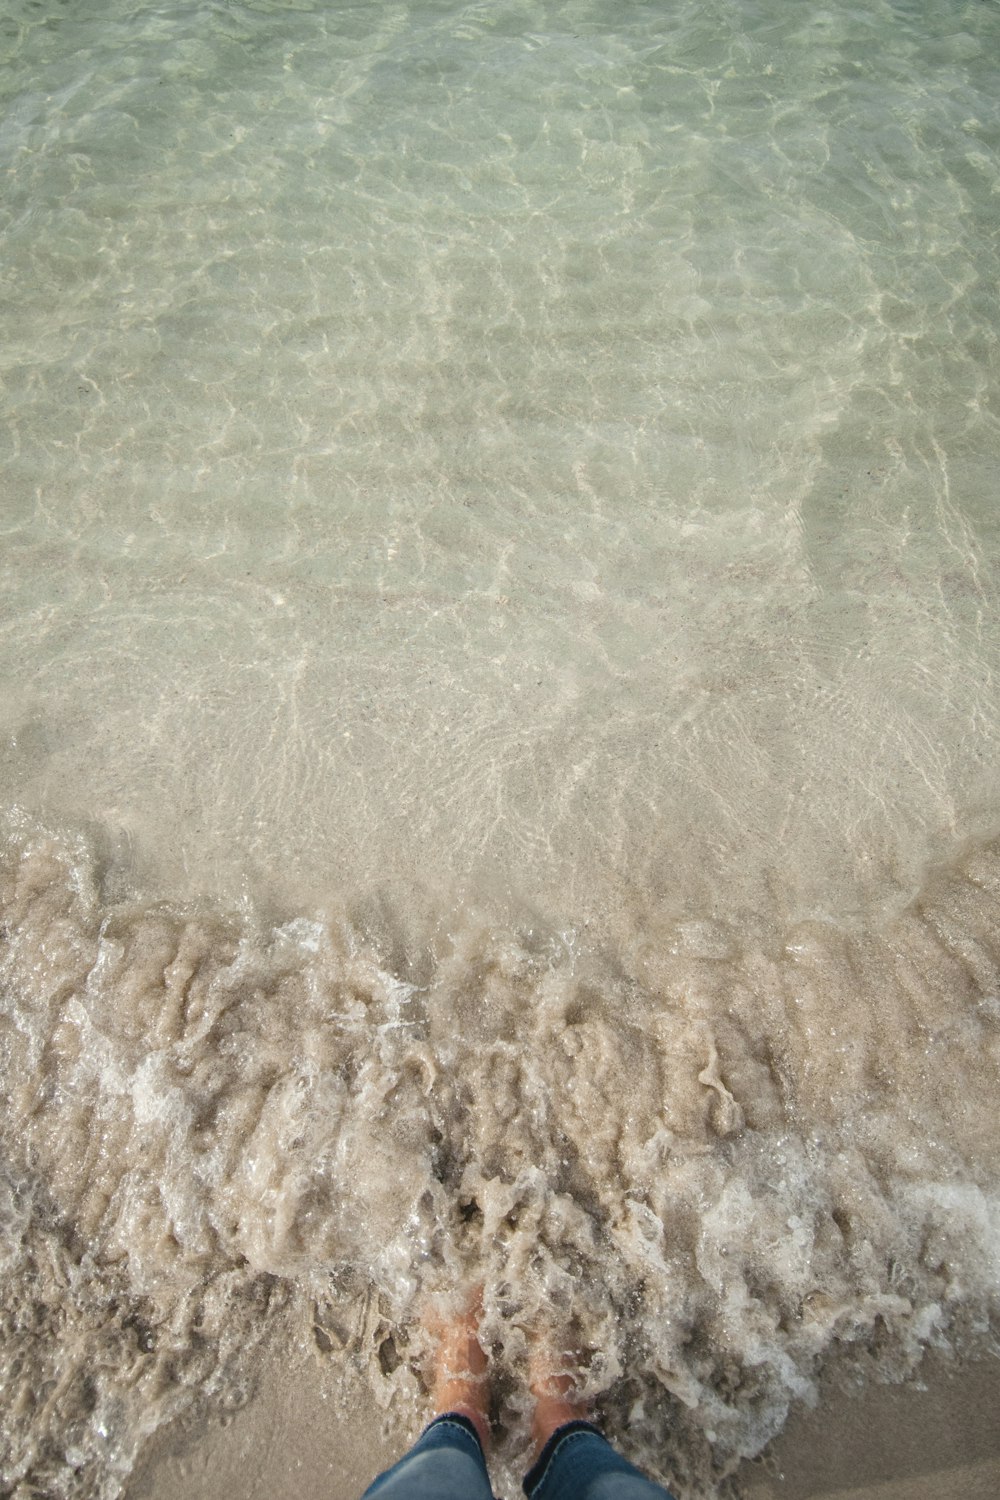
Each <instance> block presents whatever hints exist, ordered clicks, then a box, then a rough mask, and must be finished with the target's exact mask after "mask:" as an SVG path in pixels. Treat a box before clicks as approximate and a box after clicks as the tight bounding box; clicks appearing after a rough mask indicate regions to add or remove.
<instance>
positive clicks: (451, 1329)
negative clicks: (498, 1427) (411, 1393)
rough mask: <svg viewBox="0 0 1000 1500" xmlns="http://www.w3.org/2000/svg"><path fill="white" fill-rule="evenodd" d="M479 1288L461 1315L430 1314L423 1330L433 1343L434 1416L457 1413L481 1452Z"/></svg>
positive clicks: (485, 1438) (483, 1390)
mask: <svg viewBox="0 0 1000 1500" xmlns="http://www.w3.org/2000/svg"><path fill="white" fill-rule="evenodd" d="M482 1311H483V1301H482V1288H479V1289H478V1290H477V1291H476V1293H475V1295H474V1297H473V1298H472V1300H471V1301H470V1303H469V1305H468V1307H467V1308H466V1309H465V1311H464V1312H462V1313H458V1314H457V1315H445V1314H441V1313H438V1312H432V1313H429V1314H428V1315H427V1317H426V1318H425V1322H424V1326H425V1327H426V1329H427V1331H428V1333H429V1334H430V1335H431V1337H432V1338H433V1339H434V1341H435V1347H434V1353H433V1356H432V1363H431V1373H432V1381H431V1397H432V1400H433V1402H434V1410H435V1412H437V1413H441V1412H446V1411H457V1412H460V1413H461V1415H462V1416H463V1417H468V1419H469V1421H470V1422H471V1423H472V1425H473V1427H475V1429H476V1431H477V1432H478V1434H479V1440H480V1442H481V1443H482V1445H483V1451H484V1452H485V1451H486V1449H487V1448H488V1447H489V1441H490V1419H489V1416H488V1413H487V1408H488V1406H489V1399H490V1391H489V1375H488V1373H487V1359H486V1355H485V1353H484V1352H483V1346H482V1344H480V1342H479V1320H480V1318H481V1317H482Z"/></svg>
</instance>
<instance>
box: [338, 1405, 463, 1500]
mask: <svg viewBox="0 0 1000 1500" xmlns="http://www.w3.org/2000/svg"><path fill="white" fill-rule="evenodd" d="M376 1496H377V1497H378V1500H493V1490H492V1488H491V1486H490V1480H489V1475H488V1474H487V1472H486V1460H485V1458H484V1456H483V1449H482V1444H481V1443H480V1441H479V1437H478V1435H477V1433H476V1430H475V1427H474V1426H473V1424H472V1422H471V1421H470V1420H469V1418H468V1417H466V1416H465V1415H464V1414H463V1413H461V1412H444V1413H442V1415H441V1416H439V1417H435V1418H434V1420H433V1422H431V1424H430V1426H429V1427H425V1428H424V1431H423V1432H422V1433H421V1434H420V1437H419V1438H418V1439H417V1441H416V1442H415V1443H414V1445H413V1447H412V1448H411V1449H410V1451H409V1452H408V1453H406V1454H404V1455H403V1457H402V1458H401V1459H400V1460H399V1462H398V1463H395V1464H393V1466H392V1468H391V1469H386V1470H385V1472H384V1473H383V1474H380V1475H379V1476H378V1478H377V1479H375V1480H373V1481H372V1483H371V1484H370V1485H369V1486H368V1488H367V1489H366V1490H365V1493H364V1495H363V1496H362V1500H375V1497H376Z"/></svg>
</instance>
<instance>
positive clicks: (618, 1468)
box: [523, 1350, 673, 1500]
mask: <svg viewBox="0 0 1000 1500" xmlns="http://www.w3.org/2000/svg"><path fill="white" fill-rule="evenodd" d="M561 1363H562V1365H563V1366H565V1363H566V1361H565V1360H564V1361H562V1362H561ZM529 1388H530V1390H531V1393H532V1395H533V1396H534V1398H535V1410H534V1416H533V1419H532V1434H533V1436H534V1439H535V1448H536V1457H535V1462H534V1463H533V1464H532V1466H531V1468H530V1469H529V1470H528V1472H527V1474H526V1475H525V1476H524V1480H523V1488H524V1493H525V1494H526V1495H527V1497H528V1500H673V1497H672V1496H671V1494H670V1492H669V1490H665V1489H664V1488H663V1486H662V1485H659V1484H654V1483H653V1481H652V1480H651V1479H647V1478H646V1476H645V1475H644V1474H642V1473H641V1472H640V1471H639V1470H638V1469H637V1468H636V1467H635V1465H634V1464H630V1463H629V1461H628V1459H627V1458H623V1457H622V1455H621V1454H620V1453H618V1452H616V1450H615V1449H614V1448H613V1447H612V1446H611V1444H610V1443H609V1442H608V1440H607V1438H605V1437H604V1436H603V1434H602V1433H601V1432H600V1431H599V1430H598V1429H597V1428H596V1427H595V1426H594V1424H593V1423H592V1422H589V1421H587V1420H586V1416H587V1407H586V1403H585V1402H583V1401H581V1400H580V1399H579V1397H578V1396H577V1395H576V1393H575V1389H574V1381H573V1376H572V1374H571V1373H570V1371H569V1370H568V1369H566V1368H565V1367H563V1368H560V1367H559V1362H556V1361H555V1360H554V1359H553V1357H552V1355H551V1354H549V1353H548V1352H546V1351H544V1350H536V1352H535V1354H534V1356H533V1358H532V1365H531V1374H530V1379H529Z"/></svg>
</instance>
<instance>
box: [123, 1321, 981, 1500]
mask: <svg viewBox="0 0 1000 1500" xmlns="http://www.w3.org/2000/svg"><path fill="white" fill-rule="evenodd" d="M282 1356H283V1359H284V1357H285V1351H284V1350H283V1351H282ZM827 1384H829V1385H831V1386H832V1385H833V1382H832V1381H831V1382H827ZM338 1406H339V1407H341V1412H340V1413H338V1415H337V1417H336V1418H333V1413H334V1412H335V1411H336V1409H337V1407H338ZM998 1410H1000V1357H996V1356H990V1355H983V1356H978V1357H976V1358H972V1359H968V1360H966V1359H955V1360H949V1359H945V1358H943V1357H942V1356H940V1355H938V1354H935V1353H934V1352H930V1353H928V1355H927V1356H926V1358H925V1360H924V1362H923V1364H922V1365H921V1367H920V1369H919V1371H918V1372H917V1373H916V1374H915V1375H914V1376H913V1377H912V1378H911V1379H910V1380H908V1381H905V1382H903V1383H901V1384H898V1385H880V1384H876V1383H868V1384H866V1385H864V1386H863V1387H861V1388H860V1389H858V1390H857V1391H853V1392H848V1391H845V1390H843V1389H832V1388H831V1389H829V1390H825V1391H824V1392H823V1394H822V1395H821V1399H820V1403H819V1405H818V1406H817V1408H816V1409H815V1410H813V1411H808V1410H805V1409H803V1408H801V1407H799V1408H795V1409H793V1411H792V1413H791V1414H790V1416H789V1419H788V1422H787V1424H786V1426H785V1428H784V1430H783V1431H782V1432H781V1433H780V1434H779V1436H778V1437H777V1438H775V1439H774V1440H773V1441H772V1442H771V1443H770V1444H769V1445H768V1446H767V1448H766V1449H765V1450H764V1451H763V1453H762V1454H761V1455H760V1456H759V1457H758V1458H756V1459H752V1460H745V1461H744V1462H743V1463H742V1464H741V1465H740V1466H739V1468H738V1469H737V1471H736V1473H735V1474H734V1475H733V1476H732V1477H731V1478H730V1479H729V1480H727V1481H724V1482H723V1484H722V1485H721V1486H720V1487H719V1495H720V1497H722V1496H725V1497H728V1500H959V1497H961V1500H992V1497H993V1496H995V1495H996V1494H1000V1422H998V1421H997V1418H996V1413H997V1411H998ZM421 1419H422V1418H421V1416H419V1415H418V1416H416V1418H415V1423H414V1427H413V1435H414V1436H415V1435H416V1432H417V1431H418V1430H419V1424H420V1421H421ZM401 1425H402V1424H401V1423H400V1421H399V1418H398V1416H397V1415H394V1414H393V1413H392V1412H391V1411H390V1410H382V1409H380V1408H379V1407H378V1406H377V1405H376V1403H375V1402H374V1401H372V1400H371V1399H369V1400H367V1401H365V1400H364V1393H363V1392H362V1391H361V1390H360V1389H356V1390H355V1391H354V1393H353V1398H352V1397H350V1396H349V1397H348V1398H347V1399H346V1400H345V1399H344V1397H343V1395H342V1394H341V1391H340V1388H339V1387H338V1386H337V1384H336V1381H335V1376H334V1371H333V1370H332V1368H331V1367H330V1366H329V1365H327V1364H325V1363H324V1362H322V1361H320V1360H317V1359H316V1358H315V1356H314V1355H311V1354H308V1353H300V1354H298V1355H297V1356H296V1358H295V1359H294V1361H293V1362H292V1365H291V1367H289V1366H288V1365H287V1364H283V1363H282V1361H279V1359H278V1357H277V1354H276V1351H273V1350H272V1353H271V1355H270V1356H269V1358H268V1359H267V1361H266V1362H265V1365H264V1367H263V1368H262V1370H261V1371H260V1376H259V1380H258V1384H257V1389H256V1392H255V1394H254V1396H253V1397H252V1399H251V1400H250V1401H249V1402H248V1404H247V1405H246V1406H244V1407H242V1408H241V1409H240V1410H239V1411H237V1412H234V1413H231V1414H229V1415H226V1416H222V1417H220V1416H218V1415H209V1416H205V1415H202V1416H201V1417H200V1418H191V1417H186V1418H181V1419H179V1420H178V1421H177V1422H175V1423H172V1424H168V1426H166V1427H165V1428H163V1429H161V1430H160V1431H159V1432H157V1433H156V1434H155V1435H154V1436H153V1438H152V1439H151V1440H150V1441H149V1443H148V1444H147V1446H146V1449H145V1451H144V1452H143V1453H142V1454H141V1455H140V1457H139V1460H138V1462H137V1463H136V1466H135V1469H134V1471H133V1473H132V1476H131V1478H130V1481H129V1482H128V1483H127V1485H126V1487H125V1489H124V1491H123V1500H216V1497H218V1496H219V1495H222V1494H227V1493H233V1494H237V1493H238V1494H239V1495H240V1496H241V1497H242V1500H257V1497H260V1500H264V1497H265V1496H267V1497H270V1500H359V1497H360V1496H361V1494H362V1493H363V1491H364V1489H365V1488H366V1486H367V1485H368V1484H369V1483H370V1482H371V1480H372V1479H373V1478H374V1477H375V1475H376V1474H377V1473H378V1472H380V1471H381V1470H382V1469H383V1468H385V1467H386V1466H388V1465H389V1464H390V1463H392V1462H394V1461H395V1459H396V1458H398V1457H400V1456H401V1453H402V1452H403V1451H404V1449H405V1446H406V1441H407V1439H406V1436H405V1435H404V1434H402V1433H401V1431H400V1428H401ZM495 1467H497V1466H495ZM493 1477H494V1483H495V1486H496V1488H497V1489H498V1491H499V1493H500V1495H501V1496H503V1497H505V1500H515V1495H516V1494H517V1493H520V1492H519V1490H517V1491H515V1490H514V1489H513V1487H512V1485H511V1484H510V1483H509V1482H506V1475H500V1477H499V1483H497V1476H496V1474H494V1475H493ZM680 1500H683V1497H680Z"/></svg>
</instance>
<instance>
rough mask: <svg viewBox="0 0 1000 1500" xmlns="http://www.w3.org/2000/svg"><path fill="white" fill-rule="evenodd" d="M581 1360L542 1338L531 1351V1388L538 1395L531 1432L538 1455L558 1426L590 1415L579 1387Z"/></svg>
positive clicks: (529, 1377)
mask: <svg viewBox="0 0 1000 1500" xmlns="http://www.w3.org/2000/svg"><path fill="white" fill-rule="evenodd" d="M577 1363H578V1360H577V1357H576V1356H575V1355H572V1354H562V1355H559V1354H554V1353H553V1352H552V1351H551V1349H548V1348H546V1347H545V1346H544V1345H543V1344H542V1343H541V1342H540V1341H539V1342H538V1343H536V1344H535V1345H534V1347H533V1349H532V1351H531V1359H530V1362H529V1366H528V1389H529V1390H530V1392H531V1394H532V1395H533V1396H534V1398H535V1410H534V1414H533V1416H532V1418H531V1436H532V1439H533V1441H534V1444H535V1456H536V1458H537V1456H538V1454H539V1453H541V1451H542V1449H543V1448H544V1447H545V1444H546V1443H547V1442H548V1440H549V1438H550V1437H551V1436H552V1434H553V1433H554V1432H555V1430H556V1428H557V1427H562V1426H563V1424H564V1423H565V1422H578V1421H581V1420H586V1418H587V1416H588V1415H589V1410H590V1408H589V1406H588V1404H587V1402H586V1401H584V1400H583V1399H582V1397H580V1396H578V1395H577V1391H576V1378H575V1375H574V1370H575V1367H576V1365H577Z"/></svg>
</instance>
